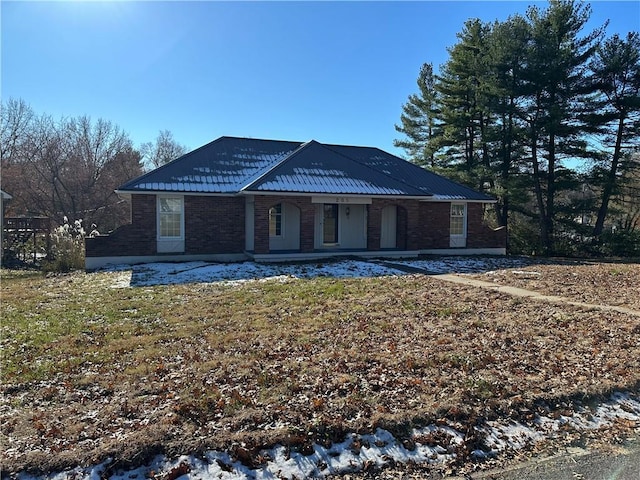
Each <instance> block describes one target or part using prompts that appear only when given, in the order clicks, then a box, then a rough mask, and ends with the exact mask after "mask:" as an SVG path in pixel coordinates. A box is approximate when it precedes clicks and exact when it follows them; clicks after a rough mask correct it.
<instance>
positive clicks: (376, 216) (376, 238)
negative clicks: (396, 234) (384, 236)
mask: <svg viewBox="0 0 640 480" xmlns="http://www.w3.org/2000/svg"><path fill="white" fill-rule="evenodd" d="M384 206H385V203H384V202H382V201H380V200H379V199H377V198H374V199H373V200H372V202H371V204H370V205H367V250H374V251H376V250H380V233H381V231H382V209H383V208H384Z"/></svg>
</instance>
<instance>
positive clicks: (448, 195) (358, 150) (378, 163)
mask: <svg viewBox="0 0 640 480" xmlns="http://www.w3.org/2000/svg"><path fill="white" fill-rule="evenodd" d="M326 147H327V148H329V149H331V150H334V151H336V152H338V153H341V154H343V155H346V156H348V157H349V158H352V159H354V160H355V161H357V162H361V163H364V164H366V165H367V166H368V167H370V168H373V169H375V170H377V171H379V172H381V173H383V174H385V175H388V176H390V177H392V178H394V179H396V180H399V181H401V182H404V183H407V184H409V185H412V186H413V187H415V188H417V189H418V190H420V191H421V192H422V193H423V194H428V195H433V196H434V197H435V198H438V199H446V200H477V201H489V202H490V201H493V200H495V199H494V198H492V197H490V196H488V195H485V194H483V193H480V192H476V191H475V190H473V189H471V188H469V187H466V186H464V185H461V184H459V183H456V182H454V181H453V180H449V179H448V178H445V177H443V176H442V175H438V174H436V173H433V172H431V171H429V170H427V169H425V168H423V167H420V166H418V165H416V164H414V163H411V162H407V161H406V160H403V159H401V158H399V157H396V156H394V155H391V154H390V153H387V152H385V151H384V150H380V149H379V148H375V147H352V146H347V145H326Z"/></svg>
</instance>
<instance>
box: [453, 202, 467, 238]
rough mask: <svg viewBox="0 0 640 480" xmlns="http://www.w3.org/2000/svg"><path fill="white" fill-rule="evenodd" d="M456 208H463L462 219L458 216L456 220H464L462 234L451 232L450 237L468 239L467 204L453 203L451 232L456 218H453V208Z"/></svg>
mask: <svg viewBox="0 0 640 480" xmlns="http://www.w3.org/2000/svg"><path fill="white" fill-rule="evenodd" d="M454 205H455V206H462V208H463V211H462V217H459V216H456V217H455V218H462V233H451V231H449V235H450V236H452V237H458V238H463V237H464V238H467V204H466V203H452V204H451V208H450V210H449V230H451V219H453V218H454V216H453V207H454Z"/></svg>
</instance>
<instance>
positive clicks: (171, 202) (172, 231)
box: [158, 197, 182, 238]
mask: <svg viewBox="0 0 640 480" xmlns="http://www.w3.org/2000/svg"><path fill="white" fill-rule="evenodd" d="M158 228H159V230H158V234H159V237H160V238H176V237H178V238H180V237H182V198H180V197H158Z"/></svg>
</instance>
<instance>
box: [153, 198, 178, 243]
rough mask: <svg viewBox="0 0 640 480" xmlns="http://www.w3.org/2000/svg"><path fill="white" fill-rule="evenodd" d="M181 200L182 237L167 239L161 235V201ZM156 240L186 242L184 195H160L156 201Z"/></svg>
mask: <svg viewBox="0 0 640 480" xmlns="http://www.w3.org/2000/svg"><path fill="white" fill-rule="evenodd" d="M169 198H170V199H177V200H180V236H176V237H167V236H162V235H161V234H160V215H161V212H160V200H161V199H169ZM156 225H157V228H156V238H157V239H158V240H184V195H158V196H157V199H156Z"/></svg>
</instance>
